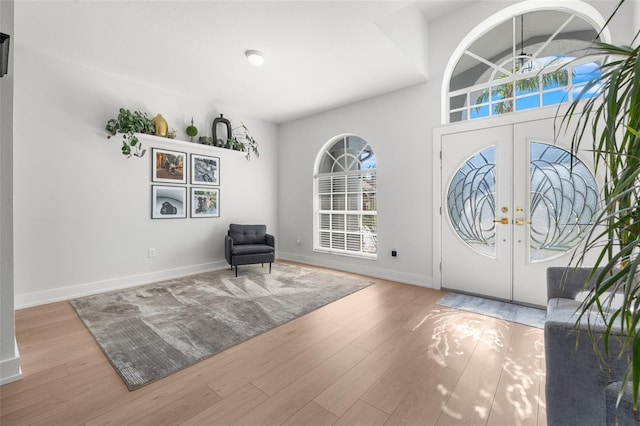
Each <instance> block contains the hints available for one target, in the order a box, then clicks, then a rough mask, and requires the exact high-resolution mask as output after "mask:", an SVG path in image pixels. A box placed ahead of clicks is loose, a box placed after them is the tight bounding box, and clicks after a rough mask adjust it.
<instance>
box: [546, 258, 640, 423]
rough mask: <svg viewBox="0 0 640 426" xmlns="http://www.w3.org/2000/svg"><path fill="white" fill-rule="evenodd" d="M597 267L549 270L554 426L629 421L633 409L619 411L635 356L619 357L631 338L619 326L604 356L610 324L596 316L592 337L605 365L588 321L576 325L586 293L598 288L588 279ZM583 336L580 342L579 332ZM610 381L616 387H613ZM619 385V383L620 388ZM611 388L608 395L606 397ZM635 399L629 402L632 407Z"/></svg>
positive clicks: (550, 415)
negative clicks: (620, 393) (619, 392)
mask: <svg viewBox="0 0 640 426" xmlns="http://www.w3.org/2000/svg"><path fill="white" fill-rule="evenodd" d="M590 272H591V268H577V269H573V268H570V269H566V268H560V267H551V268H548V269H547V297H548V303H547V320H546V321H545V326H544V346H545V359H546V365H547V378H546V400H547V401H546V402H547V424H548V425H549V426H556V425H557V426H573V425H576V426H578V425H579V426H592V425H593V426H601V425H605V424H607V425H609V424H614V423H608V422H607V418H609V419H615V417H616V416H626V417H622V418H623V419H626V420H624V421H625V422H626V423H615V424H620V425H622V424H624V425H631V424H638V423H630V422H628V421H629V419H630V418H631V417H633V413H625V412H622V411H620V410H621V409H622V407H624V406H625V401H623V403H622V405H621V408H620V409H619V410H616V409H615V399H616V398H615V397H613V398H612V397H611V394H612V393H615V394H616V395H615V396H616V397H617V390H619V386H620V384H619V383H618V382H619V381H620V380H622V378H623V376H624V373H625V371H626V369H627V366H628V360H629V357H628V356H629V355H627V356H622V357H621V358H618V354H619V353H620V348H621V346H620V345H621V344H622V341H623V340H624V338H625V336H624V335H622V334H621V333H620V330H618V331H617V332H616V331H615V330H614V331H613V332H612V334H611V337H610V340H609V348H610V355H609V356H604V354H605V350H604V344H603V340H604V326H603V324H602V320H601V319H598V320H596V319H595V318H594V319H593V320H592V321H593V323H592V327H591V332H592V336H591V337H592V338H594V339H596V340H597V347H598V349H599V351H600V352H601V354H603V356H604V361H605V363H606V364H603V363H602V362H601V361H602V360H601V359H600V358H599V356H598V355H597V354H596V352H595V350H594V346H593V342H592V341H591V339H590V336H589V331H588V330H587V324H586V323H585V321H586V320H584V321H582V322H581V323H580V325H579V326H578V328H576V320H577V319H578V313H577V312H578V311H579V309H580V303H581V302H580V297H579V296H580V293H581V292H583V291H585V290H589V289H591V288H593V285H594V283H593V282H589V283H588V284H586V285H585V283H587V278H588V277H589V274H590ZM578 330H579V331H580V333H581V334H580V338H579V340H578V341H576V332H577V331H578ZM610 385H613V386H614V387H612V388H609V386H610ZM615 386H618V387H617V388H615ZM605 392H608V393H607V398H605ZM629 404H630V401H628V403H627V404H626V407H627V409H628V407H629ZM619 418H620V417H619Z"/></svg>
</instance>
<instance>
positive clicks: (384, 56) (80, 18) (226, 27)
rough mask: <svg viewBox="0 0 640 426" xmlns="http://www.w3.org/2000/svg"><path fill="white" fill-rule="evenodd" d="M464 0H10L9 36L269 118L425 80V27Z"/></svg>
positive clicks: (273, 119) (293, 115)
mask: <svg viewBox="0 0 640 426" xmlns="http://www.w3.org/2000/svg"><path fill="white" fill-rule="evenodd" d="M471 1H472V0H464V1H463V0H448V1H446V0H445V1H436V0H434V1H424V0H423V1H418V2H407V1H252V2H247V1H185V0H170V1H149V2H147V1H144V2H143V1H88V0H75V1H68V0H67V1H37V2H36V1H24V0H17V3H18V4H17V5H16V21H17V22H25V21H24V18H26V17H27V16H28V17H29V18H30V19H29V20H28V21H27V22H30V23H31V22H33V26H30V27H29V30H28V31H23V32H22V33H19V32H18V33H17V34H16V36H17V40H20V42H21V43H26V44H28V45H29V46H34V47H37V49H43V50H46V51H48V52H52V51H56V52H59V55H60V56H62V57H65V58H67V59H70V60H73V61H78V62H80V63H82V64H84V65H86V66H89V67H97V68H100V69H102V70H105V71H107V72H111V73H115V74H118V75H123V76H127V78H130V79H133V80H139V81H144V82H146V83H148V84H150V85H154V86H159V87H163V88H165V89H166V90H169V91H173V92H177V93H181V94H184V95H186V96H189V97H193V98H197V99H200V100H202V101H204V102H209V103H211V104H212V105H216V106H217V107H218V108H219V109H220V108H224V107H225V106H227V107H233V108H234V109H241V110H243V111H246V112H247V114H249V115H252V116H255V117H257V118H261V119H264V120H267V121H271V122H275V123H280V122H285V121H289V120H292V119H295V118H298V117H302V116H306V115H309V114H313V113H316V112H319V111H323V110H327V109H330V108H334V107H336V106H339V105H344V104H348V103H350V102H354V101H357V100H361V99H365V98H368V97H371V96H375V95H378V94H382V93H386V92H389V91H392V90H396V89H399V88H402V87H406V86H410V85H413V84H416V83H419V82H422V81H425V80H426V79H427V78H428V69H427V67H426V63H427V62H426V51H427V50H426V43H427V39H426V23H427V22H428V21H429V20H431V19H434V18H436V17H439V16H441V15H443V14H446V13H449V12H451V11H453V10H455V9H457V8H459V7H463V6H465V5H467V4H469V3H471ZM476 1H477V0H476ZM20 14H24V15H22V17H23V20H22V21H20V20H19V18H20ZM16 30H17V31H19V27H17V28H16ZM247 49H258V50H261V51H263V52H264V54H265V63H264V65H263V66H262V67H260V68H254V67H252V66H250V65H249V64H248V63H247V61H246V59H245V57H244V51H245V50H247Z"/></svg>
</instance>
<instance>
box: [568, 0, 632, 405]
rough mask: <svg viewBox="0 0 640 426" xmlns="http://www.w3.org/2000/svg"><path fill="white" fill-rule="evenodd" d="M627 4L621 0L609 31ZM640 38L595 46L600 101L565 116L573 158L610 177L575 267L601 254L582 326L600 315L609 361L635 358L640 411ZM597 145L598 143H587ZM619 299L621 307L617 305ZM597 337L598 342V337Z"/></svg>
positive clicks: (580, 103) (581, 104)
mask: <svg viewBox="0 0 640 426" xmlns="http://www.w3.org/2000/svg"><path fill="white" fill-rule="evenodd" d="M624 2H625V0H620V1H619V3H618V5H617V7H616V9H615V11H614V12H613V14H612V15H611V17H610V18H609V21H607V23H606V24H605V25H608V24H609V22H610V21H611V18H612V17H613V16H614V15H615V14H616V13H617V12H618V11H619V10H620V6H622V4H623V3H624ZM639 35H640V31H638V33H636V36H635V37H634V39H633V40H632V42H631V45H630V46H616V45H612V44H607V43H602V42H598V43H594V46H593V47H592V49H591V50H590V52H589V56H593V57H594V59H601V60H602V65H601V67H600V76H599V77H596V78H593V79H592V80H591V81H589V82H588V83H587V85H586V86H585V87H584V88H583V89H582V92H581V95H586V94H587V93H588V92H591V91H596V93H597V96H594V97H590V98H588V99H587V100H581V99H580V97H578V99H576V100H575V101H574V102H573V103H571V104H570V106H569V108H568V110H567V112H566V113H565V114H564V115H563V116H562V126H561V127H562V128H568V127H569V126H570V125H575V128H574V129H575V130H573V133H572V148H571V149H572V152H573V153H574V154H575V153H577V152H578V150H582V149H588V150H591V151H592V152H593V157H594V163H595V167H596V170H598V171H600V172H601V173H602V174H603V175H604V186H603V189H602V208H601V211H600V213H599V215H598V216H597V220H596V223H595V226H594V227H593V229H592V231H591V233H590V235H589V236H588V237H587V240H586V243H585V246H584V248H583V249H581V251H580V252H578V253H576V256H575V258H574V260H573V261H572V264H575V265H577V266H579V265H581V264H582V263H583V261H584V260H585V256H586V255H587V254H588V253H594V252H595V253H596V258H597V260H596V262H595V265H593V269H592V271H591V277H590V278H593V281H594V282H595V288H594V289H593V290H591V291H590V292H589V293H588V295H587V297H586V299H585V300H584V302H583V303H582V305H581V307H580V311H579V319H578V322H581V321H582V320H583V319H584V320H585V321H586V322H587V323H589V324H590V323H591V322H592V321H593V318H591V319H590V316H591V315H594V314H595V315H596V317H597V318H598V319H599V320H601V321H603V322H604V324H605V327H606V330H605V338H604V343H605V351H606V352H607V353H606V354H605V355H606V356H609V355H611V356H623V354H625V353H631V354H632V355H631V358H630V362H629V367H628V369H627V371H626V373H625V378H624V380H623V383H624V384H626V385H627V386H630V387H631V390H632V393H633V408H634V411H635V410H637V407H638V389H639V387H640V386H639V385H640V329H639V327H640V256H639V255H638V254H639V253H640V62H639V61H638V52H639V49H640V47H639V46H638V36H639ZM634 44H635V47H633V45H634ZM591 138H593V139H592V141H593V142H592V143H590V142H587V141H591ZM585 144H588V145H589V146H586V147H585V146H584V145H585ZM598 268H599V269H598ZM616 294H617V295H618V296H617V297H618V298H620V300H619V301H617V302H616V303H614V301H613V298H614V295H616ZM588 329H589V330H591V328H590V327H588ZM616 329H617V330H618V332H620V331H622V333H623V335H624V336H626V337H625V340H624V342H622V347H621V349H620V353H619V354H609V353H608V352H609V338H610V337H611V338H612V339H613V333H614V332H615V330H616ZM590 337H591V338H592V340H593V341H594V343H595V340H594V338H593V335H591V336H590ZM622 389H623V390H622V391H621V394H622V392H623V391H624V386H623V388H622Z"/></svg>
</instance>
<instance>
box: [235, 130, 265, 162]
mask: <svg viewBox="0 0 640 426" xmlns="http://www.w3.org/2000/svg"><path fill="white" fill-rule="evenodd" d="M227 144H228V145H229V148H231V149H235V150H237V151H243V152H246V153H247V160H249V159H250V158H251V153H252V152H253V153H254V154H255V156H256V157H260V152H259V151H258V142H257V141H256V140H255V139H254V138H253V137H252V136H251V135H250V134H249V129H248V128H247V126H245V124H244V123H242V122H241V123H240V126H238V127H234V128H233V129H232V136H231V137H230V138H228V139H227Z"/></svg>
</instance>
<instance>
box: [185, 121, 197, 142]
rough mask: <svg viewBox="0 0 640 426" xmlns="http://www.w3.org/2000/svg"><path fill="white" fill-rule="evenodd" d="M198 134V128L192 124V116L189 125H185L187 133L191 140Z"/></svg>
mask: <svg viewBox="0 0 640 426" xmlns="http://www.w3.org/2000/svg"><path fill="white" fill-rule="evenodd" d="M197 134H198V129H197V128H196V126H194V125H193V117H191V125H190V126H187V135H189V137H190V138H191V139H190V140H191V142H193V138H194V137H195V136H196V135H197Z"/></svg>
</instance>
